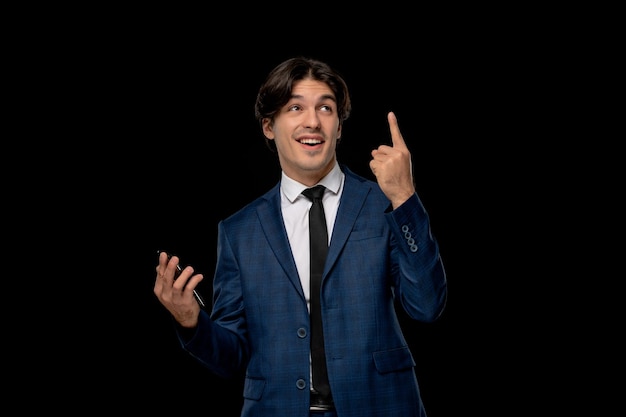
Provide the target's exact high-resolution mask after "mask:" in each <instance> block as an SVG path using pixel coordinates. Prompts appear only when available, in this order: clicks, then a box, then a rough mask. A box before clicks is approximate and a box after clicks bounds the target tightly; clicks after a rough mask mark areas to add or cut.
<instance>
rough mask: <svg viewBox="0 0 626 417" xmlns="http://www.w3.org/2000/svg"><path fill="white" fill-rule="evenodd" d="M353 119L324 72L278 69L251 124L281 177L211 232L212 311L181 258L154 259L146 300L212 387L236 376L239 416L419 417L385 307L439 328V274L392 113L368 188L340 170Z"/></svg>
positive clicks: (413, 383) (296, 62)
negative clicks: (240, 383)
mask: <svg viewBox="0 0 626 417" xmlns="http://www.w3.org/2000/svg"><path fill="white" fill-rule="evenodd" d="M350 111H351V100H350V95H349V92H348V87H347V86H346V84H345V81H344V80H343V78H342V77H341V76H340V74H338V73H337V72H335V71H334V70H333V69H332V68H331V67H330V66H328V65H327V64H326V63H324V62H320V61H318V60H314V59H308V58H303V57H297V58H292V59H288V60H286V61H284V62H282V63H281V64H279V65H278V66H277V67H276V68H275V69H274V70H272V71H271V72H270V74H269V75H268V77H267V78H266V80H265V82H264V83H263V85H262V86H261V88H260V90H259V92H258V95H257V100H256V105H255V113H256V117H257V119H258V120H259V123H260V126H261V129H262V131H263V134H264V135H265V138H266V141H267V143H268V144H269V145H270V146H271V147H272V149H275V150H276V152H277V155H278V161H279V163H280V167H281V170H282V174H281V178H280V181H279V182H278V183H277V184H276V186H275V187H273V188H272V189H271V190H269V191H268V192H267V193H266V194H265V195H263V196H261V197H259V198H258V199H256V200H254V201H252V202H251V203H250V204H248V205H247V206H246V207H244V208H242V209H241V210H239V211H238V212H237V213H235V214H233V215H232V216H230V217H228V218H227V219H225V220H223V221H221V222H220V223H219V225H218V246H217V265H216V269H215V275H214V281H213V304H212V309H211V311H210V313H209V312H208V311H206V310H204V309H202V308H201V307H200V305H199V304H198V302H197V301H196V299H195V298H194V289H195V287H196V286H197V285H198V283H199V282H200V281H201V280H202V279H203V276H202V275H201V274H194V270H193V268H192V267H191V266H187V267H186V268H185V269H184V270H183V271H182V273H181V274H180V276H179V277H178V278H177V279H176V280H175V279H174V277H175V273H176V267H177V266H178V262H179V259H178V258H177V257H176V256H173V257H172V258H171V260H169V261H168V256H167V254H165V253H162V254H161V255H160V257H159V264H158V266H157V267H156V281H155V285H154V293H155V295H156V296H157V298H158V299H159V301H160V302H161V303H162V304H163V305H164V306H165V308H167V310H168V311H169V312H170V313H171V315H172V316H173V318H174V319H175V321H176V328H177V332H178V335H179V338H180V342H181V345H182V348H183V349H185V350H186V351H188V352H189V353H190V354H191V355H192V356H193V357H195V358H196V359H197V360H198V361H200V362H201V363H202V364H203V365H205V366H206V367H207V368H208V369H210V370H211V371H212V372H214V373H215V374H216V375H219V376H221V377H224V378H230V377H235V376H238V375H241V374H242V373H245V382H244V389H243V397H244V401H243V407H242V411H241V416H242V417H246V416H267V417H281V416H284V417H307V416H324V417H331V416H338V417H383V416H397V417H414V416H425V415H426V412H425V408H424V405H423V403H422V400H421V397H420V391H419V386H418V382H417V380H416V375H415V371H414V367H415V362H414V358H413V356H412V354H411V352H410V350H409V347H408V345H407V342H406V339H405V337H404V335H403V334H402V331H401V329H400V325H399V321H398V317H397V315H396V311H395V306H396V304H399V305H401V306H402V308H403V309H404V310H405V311H406V313H407V314H408V316H410V317H411V318H413V319H415V320H419V321H423V322H432V321H434V320H436V319H437V318H438V317H439V316H440V315H441V313H442V311H443V309H444V306H445V303H446V298H447V283H446V276H445V272H444V267H443V263H442V260H441V257H440V254H439V248H438V244H437V242H436V240H435V238H434V236H433V233H432V231H431V229H430V223H429V218H428V214H427V212H426V210H425V209H424V207H423V205H422V203H421V201H420V199H419V197H418V195H417V193H416V190H415V186H414V181H413V172H412V165H411V155H410V152H409V150H408V149H407V146H406V144H405V142H404V139H403V137H402V135H401V133H400V129H399V127H398V121H397V119H396V117H395V115H394V114H393V113H391V112H390V113H389V114H388V116H387V118H388V122H389V127H390V132H391V139H392V146H388V145H381V146H380V147H378V148H377V149H375V150H373V151H372V160H371V161H370V168H371V170H372V172H373V174H374V175H375V177H376V182H374V181H370V180H367V179H366V178H363V177H361V176H358V175H356V174H355V173H354V172H352V171H350V169H349V168H348V167H346V166H344V165H342V164H340V163H339V161H338V160H337V154H336V148H337V145H338V143H339V140H340V138H341V134H342V127H343V122H344V121H345V120H346V119H347V118H348V116H349V115H350ZM318 184H321V185H323V186H325V188H326V191H325V193H324V194H323V197H322V201H323V211H324V216H325V220H326V228H327V233H328V240H329V245H328V249H327V250H328V253H327V257H326V260H325V263H324V264H323V273H321V275H322V282H321V284H319V285H320V286H321V287H320V289H319V295H320V299H319V305H320V310H319V311H320V312H321V320H322V324H321V327H322V328H323V339H324V342H323V348H325V351H324V350H322V352H323V358H325V359H326V363H325V365H326V367H327V371H326V373H327V376H328V386H329V388H330V392H329V393H328V394H327V395H323V393H322V394H320V392H322V391H323V390H321V389H320V390H318V389H317V385H315V386H314V384H313V383H312V381H311V369H313V368H315V369H316V366H317V365H312V364H311V357H312V356H311V333H312V332H313V330H314V325H313V320H311V321H310V319H309V311H310V310H312V311H317V310H316V309H312V308H311V307H312V306H311V303H312V299H313V297H311V295H312V293H311V291H310V290H309V281H310V279H311V278H312V277H313V276H315V273H313V274H312V273H311V272H310V269H309V268H310V266H311V265H310V263H311V260H310V256H309V249H310V245H313V244H311V243H310V242H309V210H312V208H311V207H312V206H313V203H312V202H311V201H310V200H309V199H308V198H307V197H305V196H304V195H303V192H304V191H305V190H306V189H307V188H311V187H313V186H315V185H318ZM317 292H318V291H314V293H317ZM316 302H317V301H316ZM315 305H317V304H315ZM316 363H317V361H316Z"/></svg>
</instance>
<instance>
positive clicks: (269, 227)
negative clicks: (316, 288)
mask: <svg viewBox="0 0 626 417" xmlns="http://www.w3.org/2000/svg"><path fill="white" fill-rule="evenodd" d="M277 213H278V215H277ZM257 215H258V216H259V223H260V224H261V228H262V229H263V232H264V233H265V238H266V239H267V242H268V243H269V245H270V247H271V248H272V251H273V252H274V255H275V256H276V259H277V260H278V263H280V266H281V267H282V268H283V271H285V274H287V276H288V277H289V280H290V281H291V283H292V284H293V286H294V287H295V289H296V290H297V291H298V293H299V294H300V296H301V297H302V299H303V300H304V293H303V291H302V285H301V284H300V275H298V269H297V268H296V263H295V261H294V260H293V255H292V254H291V246H289V238H288V237H287V232H286V231H285V225H284V224H283V215H282V210H281V208H280V183H279V184H277V185H276V186H275V187H274V188H273V189H272V190H271V191H269V192H268V193H267V194H266V195H265V197H264V199H263V201H262V202H261V204H259V206H258V208H257Z"/></svg>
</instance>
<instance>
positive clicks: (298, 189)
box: [280, 162, 343, 203]
mask: <svg viewBox="0 0 626 417" xmlns="http://www.w3.org/2000/svg"><path fill="white" fill-rule="evenodd" d="M342 176H343V172H341V168H339V164H338V163H337V162H335V166H334V167H333V169H332V170H331V171H330V172H329V173H328V174H327V175H326V176H325V177H324V178H322V179H321V180H320V181H319V182H318V183H317V184H322V185H323V186H324V187H326V188H327V189H328V190H330V191H332V192H333V193H334V194H337V193H338V192H339V187H341V178H342ZM281 178H282V180H281V183H280V188H281V190H282V192H283V194H284V195H285V197H287V199H288V200H289V201H290V202H292V203H293V202H294V201H295V200H296V198H298V197H299V196H300V194H301V193H302V191H304V190H305V189H307V188H309V187H307V186H306V185H304V184H302V183H300V182H298V181H295V180H293V179H291V178H289V177H288V176H287V175H286V174H285V172H284V171H283V172H282V174H281ZM317 184H315V185H317Z"/></svg>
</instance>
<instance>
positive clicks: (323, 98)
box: [291, 94, 337, 103]
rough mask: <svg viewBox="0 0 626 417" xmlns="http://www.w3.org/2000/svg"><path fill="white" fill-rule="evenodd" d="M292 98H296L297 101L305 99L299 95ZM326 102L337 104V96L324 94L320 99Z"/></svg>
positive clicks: (293, 95)
mask: <svg viewBox="0 0 626 417" xmlns="http://www.w3.org/2000/svg"><path fill="white" fill-rule="evenodd" d="M291 98H292V99H294V98H296V99H303V98H304V96H302V95H298V94H292V95H291ZM324 100H332V101H334V102H335V103H336V102H337V99H336V98H335V96H333V95H332V94H324V95H323V96H322V97H321V98H320V101H324Z"/></svg>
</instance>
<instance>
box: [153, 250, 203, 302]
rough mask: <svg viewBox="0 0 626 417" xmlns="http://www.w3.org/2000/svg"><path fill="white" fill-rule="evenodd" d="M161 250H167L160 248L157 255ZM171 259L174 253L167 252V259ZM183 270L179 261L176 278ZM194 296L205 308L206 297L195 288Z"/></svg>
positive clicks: (175, 273)
mask: <svg viewBox="0 0 626 417" xmlns="http://www.w3.org/2000/svg"><path fill="white" fill-rule="evenodd" d="M161 252H165V251H160V250H158V251H157V255H159V254H161ZM166 253H167V252H166ZM170 259H172V255H170V254H169V253H167V260H168V261H169V260H170ZM181 272H183V268H181V267H180V262H179V263H178V265H176V272H174V279H176V278H178V277H179V276H180V273H181ZM193 296H194V297H195V298H196V301H197V302H198V304H200V307H202V308H204V307H205V306H206V303H205V302H204V298H202V296H201V295H200V294H199V293H198V292H197V291H196V290H193Z"/></svg>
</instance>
